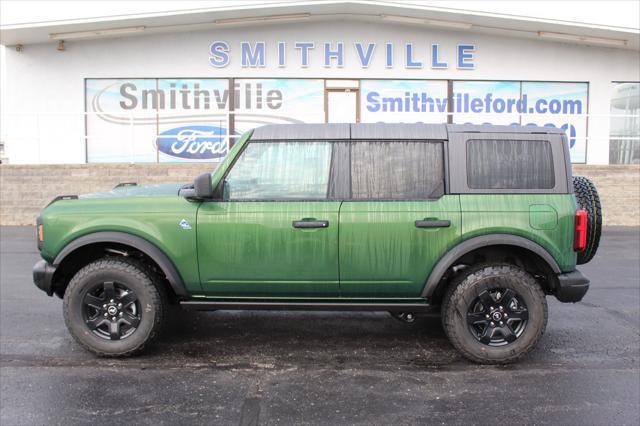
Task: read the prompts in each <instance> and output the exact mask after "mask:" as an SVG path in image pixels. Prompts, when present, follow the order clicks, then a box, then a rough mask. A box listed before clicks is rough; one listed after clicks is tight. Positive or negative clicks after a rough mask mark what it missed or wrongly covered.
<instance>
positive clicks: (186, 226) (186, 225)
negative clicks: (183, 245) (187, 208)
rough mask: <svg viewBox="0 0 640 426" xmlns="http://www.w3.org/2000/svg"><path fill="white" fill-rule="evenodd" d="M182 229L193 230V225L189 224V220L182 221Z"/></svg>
mask: <svg viewBox="0 0 640 426" xmlns="http://www.w3.org/2000/svg"><path fill="white" fill-rule="evenodd" d="M179 225H180V228H182V229H191V224H189V222H187V219H182V220H181V221H180V223H179Z"/></svg>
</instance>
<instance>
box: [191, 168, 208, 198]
mask: <svg viewBox="0 0 640 426" xmlns="http://www.w3.org/2000/svg"><path fill="white" fill-rule="evenodd" d="M193 192H194V194H193V195H194V197H195V198H198V199H200V200H206V199H211V198H213V186H212V185H211V173H203V174H201V175H200V176H198V177H197V178H196V180H195V181H194V182H193Z"/></svg>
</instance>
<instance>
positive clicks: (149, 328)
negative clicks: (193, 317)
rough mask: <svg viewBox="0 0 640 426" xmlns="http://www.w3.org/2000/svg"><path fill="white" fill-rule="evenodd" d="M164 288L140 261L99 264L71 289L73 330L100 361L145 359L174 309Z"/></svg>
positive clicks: (68, 309)
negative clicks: (103, 358)
mask: <svg viewBox="0 0 640 426" xmlns="http://www.w3.org/2000/svg"><path fill="white" fill-rule="evenodd" d="M163 285H164V284H163V283H162V282H161V281H160V278H159V277H158V276H157V275H156V274H155V273H154V272H153V271H152V270H151V269H150V268H148V267H147V266H146V265H145V264H143V263H142V262H140V261H139V260H138V259H132V258H130V257H125V256H121V257H112V256H109V257H104V258H102V259H98V260H95V261H93V262H91V263H89V264H88V265H85V266H84V267H83V268H81V269H80V270H79V271H78V272H76V274H75V275H74V276H73V278H72V279H71V281H70V282H69V285H68V286H67V288H66V289H65V293H64V301H63V304H62V308H63V313H64V320H65V323H66V325H67V328H68V329H69V332H70V333H71V335H72V336H73V338H74V339H75V340H76V341H77V342H78V343H79V344H80V345H82V346H83V347H84V348H85V349H87V350H89V351H91V352H93V353H94V354H96V355H99V356H111V357H124V356H130V355H134V354H137V353H140V352H142V351H143V350H144V348H145V347H146V346H147V345H148V344H150V343H151V342H153V340H155V339H156V337H157V336H158V335H159V334H160V332H161V330H162V326H163V324H164V321H165V318H166V313H167V309H168V305H167V303H168V301H167V295H166V292H165V289H164V288H163Z"/></svg>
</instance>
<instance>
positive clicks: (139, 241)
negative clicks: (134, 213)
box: [53, 232, 187, 297]
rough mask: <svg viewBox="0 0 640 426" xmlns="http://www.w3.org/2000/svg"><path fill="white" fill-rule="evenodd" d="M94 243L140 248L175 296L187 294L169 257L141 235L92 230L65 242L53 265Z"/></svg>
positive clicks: (55, 265)
mask: <svg viewBox="0 0 640 426" xmlns="http://www.w3.org/2000/svg"><path fill="white" fill-rule="evenodd" d="M96 243H118V244H125V245H128V246H131V247H133V248H135V249H137V250H140V251H141V252H143V253H144V254H146V255H147V256H149V257H150V258H151V259H152V260H153V261H154V262H156V264H157V265H158V266H159V267H160V269H161V270H162V272H163V273H164V275H165V276H166V277H167V280H168V281H169V284H170V285H171V288H172V289H173V291H174V293H175V294H176V295H177V296H179V297H180V296H183V297H186V296H187V290H186V288H185V286H184V281H183V280H182V276H181V275H180V273H179V272H178V270H177V269H176V267H175V265H174V264H173V262H172V261H171V259H169V257H168V256H167V255H166V254H165V253H164V252H163V251H162V250H160V249H159V248H158V247H157V246H156V245H155V244H153V243H150V242H149V241H147V240H145V239H144V238H142V237H138V236H136V235H132V234H127V233H126V232H94V233H91V234H87V235H83V236H82V237H79V238H76V239H75V240H73V241H71V242H70V243H69V244H67V245H66V246H65V247H64V248H63V249H62V250H61V251H60V253H58V255H57V256H56V258H55V259H54V260H53V266H54V267H56V268H57V267H58V266H59V265H60V264H61V263H62V262H63V261H64V259H65V258H66V257H67V256H68V255H69V254H71V253H73V252H74V251H76V250H77V249H79V248H81V247H84V246H87V245H89V244H96Z"/></svg>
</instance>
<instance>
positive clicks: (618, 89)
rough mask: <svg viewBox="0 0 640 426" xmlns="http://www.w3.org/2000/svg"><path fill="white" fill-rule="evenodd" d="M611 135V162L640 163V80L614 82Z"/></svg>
mask: <svg viewBox="0 0 640 426" xmlns="http://www.w3.org/2000/svg"><path fill="white" fill-rule="evenodd" d="M609 136H610V139H609V163H610V164H640V82H635V83H614V85H613V90H612V94H611V130H610V133H609Z"/></svg>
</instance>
